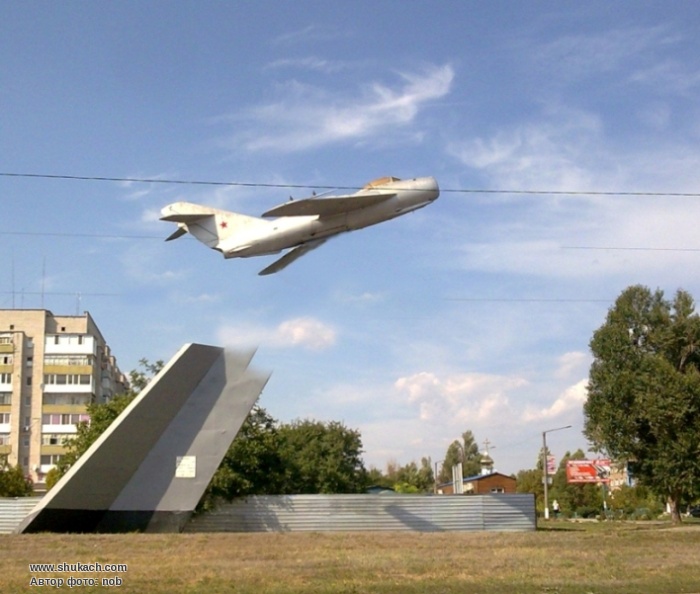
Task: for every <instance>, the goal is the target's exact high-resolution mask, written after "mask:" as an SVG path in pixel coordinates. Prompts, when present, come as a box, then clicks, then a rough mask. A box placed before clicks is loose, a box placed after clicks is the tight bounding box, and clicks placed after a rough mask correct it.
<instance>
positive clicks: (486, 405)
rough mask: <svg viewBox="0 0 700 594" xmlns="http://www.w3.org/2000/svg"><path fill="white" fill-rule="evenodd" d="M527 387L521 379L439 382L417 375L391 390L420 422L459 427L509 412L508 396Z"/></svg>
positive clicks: (477, 376)
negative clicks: (405, 401)
mask: <svg viewBox="0 0 700 594" xmlns="http://www.w3.org/2000/svg"><path fill="white" fill-rule="evenodd" d="M526 384H527V381H526V380H525V379H522V378H517V377H506V376H498V375H489V374H483V373H464V374H452V375H447V376H446V377H444V378H441V377H438V376H437V375H436V374H434V373H432V372H420V373H417V374H414V375H411V376H407V377H401V378H399V379H398V380H396V382H395V384H394V387H395V389H396V390H398V391H399V392H402V393H405V394H406V395H407V396H408V402H409V403H411V404H413V405H414V406H417V407H418V409H419V411H420V419H421V420H423V421H434V420H441V421H443V422H445V423H450V424H452V423H457V424H459V423H467V422H470V421H471V422H474V421H479V422H483V421H488V420H493V419H494V418H496V417H498V415H500V414H502V413H503V412H504V411H505V410H507V409H508V407H509V403H508V397H507V393H508V392H509V391H511V390H513V389H515V388H519V387H522V386H524V385H526Z"/></svg>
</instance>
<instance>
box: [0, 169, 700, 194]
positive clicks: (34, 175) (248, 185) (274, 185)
mask: <svg viewBox="0 0 700 594" xmlns="http://www.w3.org/2000/svg"><path fill="white" fill-rule="evenodd" d="M0 176H2V177H21V178H39V179H61V180H74V181H107V182H127V183H148V184H178V185H193V186H237V187H245V188H291V189H308V190H359V189H361V187H359V186H327V185H317V184H290V183H261V182H240V181H206V180H183V179H154V178H139V177H105V176H87V175H55V174H48V173H12V172H0ZM440 191H441V192H442V193H453V194H520V195H547V196H651V197H681V198H700V192H641V191H632V192H625V191H620V192H610V191H598V190H516V189H513V190H507V189H486V188H441V190H440Z"/></svg>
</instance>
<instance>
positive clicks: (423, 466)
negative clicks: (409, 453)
mask: <svg viewBox="0 0 700 594" xmlns="http://www.w3.org/2000/svg"><path fill="white" fill-rule="evenodd" d="M385 478H386V483H387V485H388V486H390V487H392V488H393V489H394V490H395V491H396V492H397V493H430V492H432V491H433V488H434V486H435V477H434V475H433V467H432V462H431V460H430V458H426V457H423V458H421V463H420V467H419V466H418V464H416V463H415V462H414V461H411V462H409V463H408V464H406V465H404V466H399V465H398V463H397V462H389V463H388V464H387V472H386V477H385ZM372 484H381V483H380V482H377V481H372Z"/></svg>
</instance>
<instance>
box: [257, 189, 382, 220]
mask: <svg viewBox="0 0 700 594" xmlns="http://www.w3.org/2000/svg"><path fill="white" fill-rule="evenodd" d="M395 195H396V194H395V192H371V193H369V192H368V193H365V194H352V195H350V196H333V197H331V198H306V199H304V200H292V201H289V202H285V203H284V204H280V205H279V206H275V207H274V208H272V209H270V210H268V211H267V212H264V213H263V214H262V216H263V217H304V216H319V217H331V216H334V215H339V214H345V213H347V212H351V211H353V210H359V209H361V208H367V207H368V206H374V205H375V204H379V203H381V202H384V201H385V200H388V199H389V198H392V197H393V196H395Z"/></svg>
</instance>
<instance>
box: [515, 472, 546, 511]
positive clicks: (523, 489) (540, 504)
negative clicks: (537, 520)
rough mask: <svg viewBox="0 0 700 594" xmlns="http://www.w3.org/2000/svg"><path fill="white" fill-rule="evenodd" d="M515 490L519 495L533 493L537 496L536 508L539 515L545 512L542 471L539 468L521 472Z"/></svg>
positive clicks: (517, 477) (517, 476)
mask: <svg viewBox="0 0 700 594" xmlns="http://www.w3.org/2000/svg"><path fill="white" fill-rule="evenodd" d="M515 479H516V481H517V482H516V483H515V490H516V492H517V493H532V494H533V495H534V496H535V508H536V509H537V512H538V513H540V514H541V513H543V511H544V486H543V485H542V471H541V470H538V469H537V468H532V469H529V470H519V471H518V474H517V475H516V477H515Z"/></svg>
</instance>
